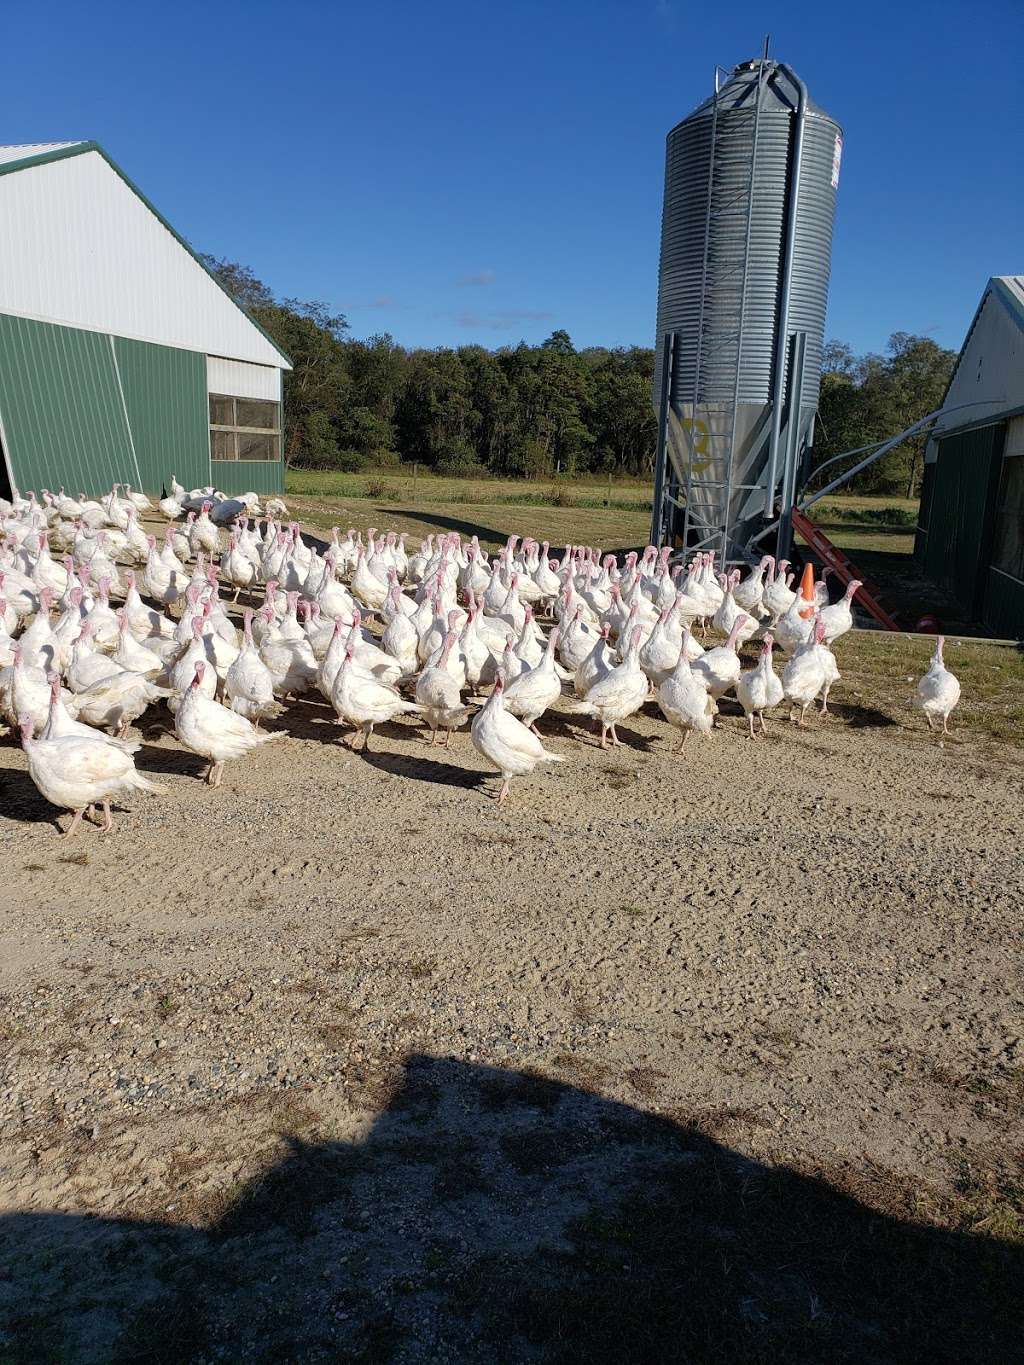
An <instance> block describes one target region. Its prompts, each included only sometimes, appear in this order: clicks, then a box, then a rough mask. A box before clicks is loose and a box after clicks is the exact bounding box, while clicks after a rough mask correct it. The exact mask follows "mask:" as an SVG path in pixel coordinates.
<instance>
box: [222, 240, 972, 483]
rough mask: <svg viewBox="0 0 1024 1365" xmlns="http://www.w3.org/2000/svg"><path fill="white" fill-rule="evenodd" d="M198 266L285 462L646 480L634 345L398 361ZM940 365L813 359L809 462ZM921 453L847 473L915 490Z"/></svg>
mask: <svg viewBox="0 0 1024 1365" xmlns="http://www.w3.org/2000/svg"><path fill="white" fill-rule="evenodd" d="M203 260H204V262H205V264H206V265H207V267H208V268H209V269H210V270H211V271H212V272H213V274H214V275H215V276H216V277H217V279H218V280H219V281H220V283H221V284H222V285H223V286H224V288H225V289H226V290H227V291H228V292H229V293H230V294H232V295H233V296H234V297H235V298H236V299H237V300H238V301H239V303H241V304H242V305H243V306H244V307H245V308H246V309H248V311H249V312H250V313H251V314H252V316H253V317H254V318H255V320H256V321H257V322H258V323H259V324H260V326H261V327H263V328H264V330H265V331H266V332H267V333H268V334H269V335H270V336H271V337H272V338H273V340H274V341H275V342H276V343H277V344H278V345H279V346H281V348H282V349H283V350H284V351H285V352H286V354H287V355H289V356H290V357H291V360H292V364H293V366H294V368H293V370H292V371H291V373H290V374H288V375H286V377H285V413H284V418H285V430H286V436H285V456H286V459H287V461H288V463H289V464H290V465H296V466H300V467H304V468H314V469H317V468H319V469H337V470H343V471H349V472H354V471H357V470H361V469H379V468H386V467H389V466H396V465H398V464H399V463H400V462H403V461H404V462H412V461H416V462H418V463H419V464H420V465H422V466H425V467H427V468H429V469H433V470H435V471H437V472H438V473H441V474H447V475H480V474H495V475H502V476H505V477H521V478H544V477H550V476H552V475H558V474H565V475H581V474H590V473H601V474H604V473H613V474H620V475H634V476H641V477H642V476H646V475H649V474H650V473H651V471H652V469H653V465H654V456H655V449H656V445H657V421H656V419H655V414H654V411H653V408H652V406H651V379H652V375H653V370H654V362H655V356H654V351H653V350H652V349H651V348H650V347H644V346H629V347H614V348H609V347H586V348H584V349H581V350H577V349H576V348H575V347H574V346H573V343H572V340H571V338H570V337H569V334H568V333H567V332H565V331H562V330H558V331H555V332H553V333H552V334H551V336H550V337H548V339H547V340H546V341H544V342H542V343H541V344H540V345H539V346H528V345H527V344H526V343H525V342H520V343H519V345H517V346H506V347H502V348H500V349H498V350H494V351H491V350H487V349H486V348H485V347H483V346H479V345H467V346H459V347H455V348H449V347H437V348H434V349H426V348H414V349H408V348H406V347H403V346H400V345H399V344H398V343H397V342H396V341H395V340H394V339H393V338H392V337H391V336H390V335H388V334H387V333H383V334H381V335H378V336H371V337H369V338H367V339H366V340H362V341H360V340H357V339H355V338H353V337H351V336H350V335H349V326H348V321H347V319H346V318H345V317H344V315H342V314H340V313H332V312H331V311H330V309H328V308H327V307H326V305H324V304H322V303H319V302H302V301H300V300H298V299H291V298H286V299H278V298H276V297H275V295H274V293H273V291H272V290H271V289H270V288H269V287H268V286H267V285H265V284H264V283H263V282H262V281H261V280H259V279H257V278H256V276H255V275H254V274H253V272H252V271H251V270H249V269H248V268H247V267H245V266H241V265H238V264H236V263H234V262H231V261H226V260H217V259H215V258H213V257H210V256H206V257H203ZM954 359H955V356H954V354H953V352H951V351H944V350H942V348H941V347H938V346H936V344H935V343H934V342H933V341H931V340H930V339H929V338H927V337H917V336H911V335H909V334H907V333H903V332H899V333H896V334H895V335H894V336H893V337H892V338H891V339H890V343H889V348H888V351H887V353H886V354H885V355H866V356H855V355H854V354H853V352H852V351H851V349H850V347H849V346H847V345H846V344H845V343H843V342H836V341H833V342H829V343H828V345H827V346H826V348H825V356H824V373H823V375H822V388H821V402H820V408H819V422H818V428H817V433H816V439H815V449H814V452H813V456H812V459H813V463H814V465H817V464H820V463H822V462H824V461H825V460H826V459H829V458H831V456H833V455H836V454H839V453H841V452H842V451H844V450H849V449H852V448H854V447H856V446H860V445H865V444H867V443H868V442H869V441H873V440H879V439H881V438H883V437H886V436H889V435H891V434H893V433H895V432H897V431H900V430H902V429H903V428H905V427H907V426H909V425H910V424H911V423H912V422H914V421H915V420H916V419H917V418H918V417H921V416H923V415H924V414H925V413H927V412H929V411H931V410H932V409H934V408H937V407H938V406H939V405H940V402H941V399H942V394H943V392H944V389H945V385H946V382H947V381H948V378H949V374H950V372H951V369H952V364H953V361H954ZM923 445H924V442H923V440H919V441H917V442H916V443H908V444H907V445H905V446H902V447H900V448H899V449H897V450H896V451H893V452H892V453H891V454H890V455H889V456H886V457H884V458H883V459H882V460H880V461H878V463H877V464H876V465H874V466H872V467H871V468H870V469H868V470H866V471H865V472H864V474H862V475H861V476H859V478H858V480H857V484H856V487H857V489H858V490H859V491H862V492H883V493H907V492H915V491H917V486H918V484H919V481H920V471H921V456H922V451H923Z"/></svg>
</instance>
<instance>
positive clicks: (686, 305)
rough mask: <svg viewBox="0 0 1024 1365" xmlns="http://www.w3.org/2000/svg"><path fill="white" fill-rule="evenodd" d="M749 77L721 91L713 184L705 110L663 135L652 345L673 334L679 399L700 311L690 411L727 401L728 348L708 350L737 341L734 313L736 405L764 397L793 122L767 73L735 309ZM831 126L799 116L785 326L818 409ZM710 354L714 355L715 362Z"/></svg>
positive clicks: (831, 204)
mask: <svg viewBox="0 0 1024 1365" xmlns="http://www.w3.org/2000/svg"><path fill="white" fill-rule="evenodd" d="M755 84H756V71H748V70H745V69H738V70H737V72H736V73H735V74H734V75H733V76H732V77H731V79H730V80H729V82H728V83H727V84H726V85H725V86H724V87H723V90H722V92H721V93H720V96H719V99H720V108H719V115H718V162H717V165H716V170H715V180H714V183H713V185H712V186H711V194H712V205H711V208H712V213H711V220H710V223H708V221H707V211H708V190H709V168H710V155H711V110H710V108H709V106H708V105H703V106H701V108H700V109H698V110H696V111H695V112H694V113H693V114H691V115H690V116H689V118H687V119H684V120H683V121H682V123H679V124H677V126H676V127H675V128H673V129H672V131H671V132H670V133H669V135H668V139H667V144H666V161H665V198H664V207H663V215H662V238H661V267H660V273H659V289H658V320H657V338H658V341H659V343H660V339H661V338H662V337H663V336H664V335H665V333H666V332H669V331H677V332H679V333H681V336H680V343H681V344H680V345H679V346H678V347H677V351H676V358H677V364H676V375H675V392H676V393H679V394H682V395H684V397H685V400H686V401H689V400H690V399H691V397H692V395H693V392H694V379H695V373H694V369H695V364H696V356H697V341H698V327H699V324H700V319H701V310H702V303H703V334H704V336H705V337H706V338H708V339H709V342H710V344H709V342H705V348H706V359H705V363H704V366H703V367H702V375H701V386H700V389H701V391H700V393H699V394H698V395H697V398H698V401H699V402H709V403H714V402H725V403H731V402H732V398H733V383H734V376H735V368H734V365H733V364H732V363H731V361H732V357H733V350H732V348H731V347H729V346H727V345H723V346H722V347H721V348H719V349H717V350H716V347H715V345H714V338H715V335H716V334H720V335H721V336H723V337H727V336H730V335H732V334H735V332H736V331H737V329H738V327H739V319H740V312H741V307H742V311H743V318H744V327H743V347H742V359H741V365H740V385H739V398H740V401H741V402H745V403H756V404H763V403H767V402H768V401H769V400H770V399H771V396H772V378H773V375H772V364H773V358H774V345H775V332H776V324H777V314H778V304H779V293H780V282H781V281H780V274H781V266H782V237H783V230H784V226H785V214H786V192H787V181H788V178H789V165H790V153H791V139H792V131H793V121H794V112H793V108H792V106H791V103H790V98H789V93H788V89H789V87H788V78H785V76H784V73H780V72H778V71H776V72H775V73H774V74H773V76H772V78H771V79H770V81H769V83H768V85H767V86H766V89H765V94H764V96H763V103H762V110H761V116H760V122H759V127H758V141H757V165H756V168H755V178H754V195H753V204H752V208H751V231H750V251H749V260H748V265H747V289H746V297H745V301H744V298H743V295H742V290H741V287H740V286H741V284H742V274H743V270H742V267H743V256H744V251H745V243H746V222H747V187H748V177H749V164H750V154H751V144H752V138H753V119H752V116H751V108H752V104H753V88H754V85H755ZM840 136H841V132H840V128H839V125H838V124H837V123H836V122H835V121H834V120H833V119H831V118H829V117H828V115H827V114H824V113H822V112H820V111H815V112H810V113H808V115H807V121H806V129H805V135H804V152H803V169H802V173H801V177H800V197H799V204H798V221H797V231H796V247H795V256H794V271H793V283H792V290H791V303H790V322H789V325H790V328H791V329H792V330H793V331H799V330H803V331H806V332H807V334H808V345H807V375H806V379H805V385H806V387H805V391H804V400H805V403H806V404H807V405H808V406H811V407H816V406H817V399H818V383H819V372H820V366H821V349H822V340H823V335H824V328H825V307H826V302H827V297H828V280H829V272H830V261H831V250H832V224H833V219H834V216H835V200H836V187H835V185H833V183H832V181H833V178H834V177H833V157H834V154H835V150H836V138H837V137H840ZM706 236H707V237H708V258H709V259H708V291H707V294H706V295H705V296H704V297H703V299H702V288H701V286H702V278H703V274H702V265H703V260H704V242H705V237H706ZM716 354H717V355H718V356H719V357H720V361H719V363H717V364H716V361H715V356H716Z"/></svg>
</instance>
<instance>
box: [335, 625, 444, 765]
mask: <svg viewBox="0 0 1024 1365" xmlns="http://www.w3.org/2000/svg"><path fill="white" fill-rule="evenodd" d="M354 633H355V632H354V630H353V634H354ZM354 653H355V641H354V639H353V638H352V636H351V635H350V636H349V641H348V644H347V645H346V647H345V657H344V658H343V660H342V662H341V667H340V668H339V669H338V672H337V675H336V676H335V679H334V686H333V687H332V689H331V705H332V706H333V707H334V710H335V712H336V714H337V717H338V723H339V724H341V723H344V722H347V723H348V724H349V725H351V726H352V727H353V730H354V733H353V735H352V738H351V741H350V742H351V745H352V748H353V749H355V748H357V747H358V743H357V741H358V737H359V735H360V734H361V735H362V737H363V743H362V748H363V750H364V751H365V749H366V748H367V745H368V743H369V739H370V735H371V734H372V733H373V727H374V726H375V725H382V724H384V723H385V722H386V721H389V720H394V718H395V717H396V716H401V715H404V714H406V713H408V712H418V711H420V710H422V707H420V705H419V704H418V703H417V702H411V701H406V700H405V698H404V697H403V696H401V695H400V693H398V692H396V691H395V689H394V688H393V687H389V686H388V685H387V683H382V682H379V681H378V680H377V679H376V678H375V677H374V676H373V675H372V674H370V673H365V672H364V671H363V670H362V669H360V668H358V667H357V666H356V664H355V661H354Z"/></svg>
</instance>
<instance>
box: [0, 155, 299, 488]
mask: <svg viewBox="0 0 1024 1365" xmlns="http://www.w3.org/2000/svg"><path fill="white" fill-rule="evenodd" d="M0 224H2V241H0V447H2V460H0V496H5V495H7V494H9V492H10V491H11V490H14V491H18V492H21V493H22V494H24V493H25V492H27V491H28V490H29V489H36V490H38V489H40V488H50V489H52V490H57V489H58V488H60V487H64V488H65V489H66V491H67V492H68V493H69V494H72V495H74V494H77V493H79V492H83V493H88V494H90V495H95V494H97V493H101V492H103V491H105V490H107V489H109V488H110V486H111V484H113V483H127V484H130V485H131V486H132V487H133V488H136V489H142V490H144V491H145V492H147V493H157V494H159V493H160V491H161V489H162V488H163V486H164V485H165V484H166V483H167V482H168V480H169V478H170V475H171V474H172V473H173V474H175V475H176V476H177V478H178V480H179V482H181V483H182V484H184V485H185V487H186V488H195V487H205V486H206V485H208V484H213V485H214V486H216V487H217V488H221V489H223V490H224V492H226V493H243V492H247V491H249V490H252V491H253V492H256V493H276V492H280V491H281V490H282V489H283V487H284V464H283V432H282V382H283V374H284V371H285V370H287V369H290V368H291V367H290V365H289V363H288V358H287V356H285V355H284V354H283V353H282V352H281V351H280V350H279V349H278V347H277V346H276V345H275V344H274V342H273V341H271V340H270V338H269V337H268V336H267V334H266V333H265V332H264V331H263V330H262V329H261V328H260V327H259V325H258V324H257V323H255V322H254V321H253V320H252V318H250V317H249V315H248V314H247V313H246V312H245V310H244V309H242V308H240V307H239V305H238V304H237V303H235V301H234V300H233V299H232V298H231V297H230V296H229V295H228V294H226V293H225V291H224V290H223V289H222V288H221V286H220V285H219V284H218V283H217V281H216V280H215V279H214V278H213V276H212V275H210V273H209V272H208V271H207V270H206V268H205V267H204V266H203V265H202V263H201V262H200V261H199V260H198V259H197V257H196V256H195V254H194V253H193V252H192V250H191V249H190V247H189V246H188V245H187V243H186V242H185V241H184V240H183V239H182V238H181V237H179V236H178V234H177V233H176V232H175V231H174V229H173V228H172V227H171V225H170V224H169V223H168V222H167V221H166V219H164V218H163V217H161V215H160V214H159V213H158V212H157V210H156V209H155V208H154V207H153V205H152V204H151V203H150V202H149V200H148V199H146V197H145V196H144V195H143V193H142V191H141V190H139V189H138V188H137V187H136V186H135V185H133V184H132V182H131V181H130V180H129V179H128V177H127V176H126V175H125V174H124V172H123V171H122V170H121V169H120V168H119V167H118V166H116V165H115V164H114V162H113V161H111V159H110V157H109V156H107V154H106V152H104V151H103V149H102V148H101V147H99V146H98V145H97V144H96V143H95V142H47V143H33V144H29V145H23V146H14V147H4V146H0Z"/></svg>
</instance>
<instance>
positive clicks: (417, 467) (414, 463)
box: [412, 460, 419, 502]
mask: <svg viewBox="0 0 1024 1365" xmlns="http://www.w3.org/2000/svg"><path fill="white" fill-rule="evenodd" d="M418 469H419V464H418V463H417V461H416V460H413V462H412V499H413V502H415V501H416V471H417V470H418Z"/></svg>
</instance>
